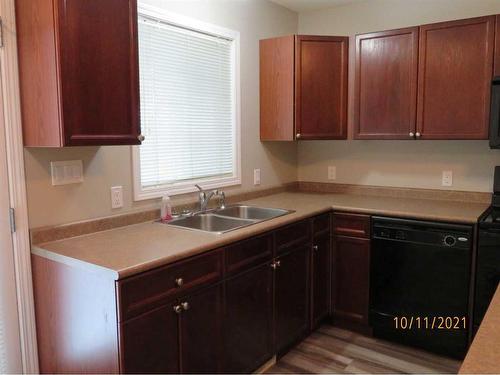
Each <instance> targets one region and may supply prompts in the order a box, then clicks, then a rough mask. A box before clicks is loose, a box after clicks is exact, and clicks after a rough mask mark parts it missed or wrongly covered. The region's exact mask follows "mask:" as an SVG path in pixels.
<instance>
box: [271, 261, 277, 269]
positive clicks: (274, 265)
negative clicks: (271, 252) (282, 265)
mask: <svg viewBox="0 0 500 375" xmlns="http://www.w3.org/2000/svg"><path fill="white" fill-rule="evenodd" d="M277 267H278V266H277V265H276V262H272V263H271V268H272V269H273V270H275V269H276V268H277Z"/></svg>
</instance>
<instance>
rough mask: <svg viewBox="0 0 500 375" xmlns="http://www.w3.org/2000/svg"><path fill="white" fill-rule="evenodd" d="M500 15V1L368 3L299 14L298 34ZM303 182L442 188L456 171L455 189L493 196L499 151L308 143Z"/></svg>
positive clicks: (473, 146)
mask: <svg viewBox="0 0 500 375" xmlns="http://www.w3.org/2000/svg"><path fill="white" fill-rule="evenodd" d="M497 13H498V14H500V1H498V0H367V1H362V2H356V3H354V4H351V5H344V6H340V7H336V8H331V9H329V10H326V11H325V10H323V11H314V12H307V13H301V14H299V33H301V34H319V35H321V34H324V35H347V36H351V37H352V36H354V35H355V34H357V33H366V32H371V31H381V30H387V29H394V28H400V27H407V26H415V25H420V24H425V23H432V22H439V21H447V20H453V19H460V18H468V17H476V16H481V15H487V14H497ZM350 47H351V48H350V55H351V59H350V61H351V65H350V66H349V68H350V73H349V81H350V82H349V84H350V86H349V99H350V110H349V117H350V119H349V121H352V99H353V93H354V90H353V83H354V82H353V72H354V69H353V68H354V67H353V61H354V60H353V58H354V43H353V41H352V40H351V45H350ZM298 147H299V148H298V163H299V171H298V175H299V179H300V180H303V181H324V182H326V181H327V166H328V165H335V166H336V167H337V180H336V181H335V182H341V183H355V184H366V185H380V186H400V187H419V188H433V189H441V188H442V187H441V172H442V171H443V170H452V171H453V172H454V184H453V187H452V189H456V190H466V191H491V189H492V181H493V167H494V166H495V165H497V164H498V165H500V150H490V149H489V147H488V143H487V142H486V141H310V142H300V143H299V146H298Z"/></svg>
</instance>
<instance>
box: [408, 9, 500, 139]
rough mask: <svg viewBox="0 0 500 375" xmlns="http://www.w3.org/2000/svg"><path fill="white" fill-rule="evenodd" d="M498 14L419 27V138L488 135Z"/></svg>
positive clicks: (458, 137) (479, 137)
mask: <svg viewBox="0 0 500 375" xmlns="http://www.w3.org/2000/svg"><path fill="white" fill-rule="evenodd" d="M494 35H495V16H488V17H479V18H471V19H465V20H459V21H451V22H442V23H436V24H431V25H424V26H420V36H419V69H418V99H417V132H416V135H417V137H421V138H422V139H487V137H488V125H489V112H490V111H489V108H490V85H491V78H492V73H493V50H494Z"/></svg>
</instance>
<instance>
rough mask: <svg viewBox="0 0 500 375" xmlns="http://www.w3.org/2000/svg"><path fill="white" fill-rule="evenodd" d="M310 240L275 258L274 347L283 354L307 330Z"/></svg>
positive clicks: (279, 353)
mask: <svg viewBox="0 0 500 375" xmlns="http://www.w3.org/2000/svg"><path fill="white" fill-rule="evenodd" d="M310 249H311V245H310V243H306V244H304V245H299V246H296V247H294V248H292V249H290V252H289V253H287V254H285V255H282V256H280V257H279V258H277V260H276V262H279V263H278V266H277V268H276V272H275V286H274V299H275V306H274V308H275V315H274V316H275V335H276V338H275V340H276V351H277V353H278V355H281V354H283V352H284V351H286V350H287V349H288V348H290V346H291V345H293V344H294V343H296V342H297V340H299V339H301V338H302V337H304V335H305V334H306V333H307V332H308V330H309V284H310V283H309V265H310V263H309V260H310Z"/></svg>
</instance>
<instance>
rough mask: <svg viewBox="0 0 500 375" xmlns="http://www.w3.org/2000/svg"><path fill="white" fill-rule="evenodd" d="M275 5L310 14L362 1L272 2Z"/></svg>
mask: <svg viewBox="0 0 500 375" xmlns="http://www.w3.org/2000/svg"><path fill="white" fill-rule="evenodd" d="M271 1H272V2H273V3H276V4H279V5H281V6H284V7H285V8H288V9H291V10H294V11H296V12H299V13H300V12H309V11H312V10H322V9H328V8H333V7H336V6H339V5H345V4H351V3H355V2H359V1H362V0H271Z"/></svg>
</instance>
